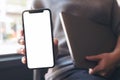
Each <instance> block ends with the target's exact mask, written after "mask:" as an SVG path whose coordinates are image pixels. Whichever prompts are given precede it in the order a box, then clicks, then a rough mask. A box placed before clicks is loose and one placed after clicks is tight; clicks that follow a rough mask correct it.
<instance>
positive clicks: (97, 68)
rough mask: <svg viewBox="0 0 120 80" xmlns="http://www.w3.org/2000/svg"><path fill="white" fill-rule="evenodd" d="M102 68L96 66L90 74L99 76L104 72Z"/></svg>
mask: <svg viewBox="0 0 120 80" xmlns="http://www.w3.org/2000/svg"><path fill="white" fill-rule="evenodd" d="M102 71H103V70H102V68H101V66H100V65H97V66H95V67H94V68H93V69H92V70H91V73H90V74H99V73H100V72H102Z"/></svg>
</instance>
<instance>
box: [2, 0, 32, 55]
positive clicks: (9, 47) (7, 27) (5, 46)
mask: <svg viewBox="0 0 120 80" xmlns="http://www.w3.org/2000/svg"><path fill="white" fill-rule="evenodd" d="M30 1H31V0H1V2H0V55H5V54H14V53H17V49H19V48H20V45H19V44H18V43H17V41H18V36H17V35H18V33H19V31H20V30H21V29H22V19H21V14H22V11H23V10H25V9H27V8H28V4H27V2H30Z"/></svg>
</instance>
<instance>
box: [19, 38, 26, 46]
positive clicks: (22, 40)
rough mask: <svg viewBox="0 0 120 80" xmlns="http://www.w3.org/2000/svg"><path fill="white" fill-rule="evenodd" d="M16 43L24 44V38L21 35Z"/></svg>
mask: <svg viewBox="0 0 120 80" xmlns="http://www.w3.org/2000/svg"><path fill="white" fill-rule="evenodd" d="M18 43H19V44H20V45H24V44H25V42H24V38H23V37H20V38H19V39H18Z"/></svg>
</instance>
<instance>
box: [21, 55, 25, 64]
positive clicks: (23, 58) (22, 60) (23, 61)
mask: <svg viewBox="0 0 120 80" xmlns="http://www.w3.org/2000/svg"><path fill="white" fill-rule="evenodd" d="M21 62H22V63H23V64H26V58H25V56H24V57H22V59H21Z"/></svg>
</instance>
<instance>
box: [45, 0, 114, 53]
mask: <svg viewBox="0 0 120 80" xmlns="http://www.w3.org/2000/svg"><path fill="white" fill-rule="evenodd" d="M44 2H45V3H46V2H47V5H46V7H48V8H50V9H51V11H52V14H53V15H52V16H53V26H54V37H55V38H57V39H58V40H59V49H60V50H59V51H60V52H59V54H68V53H69V51H68V48H67V43H66V40H65V37H64V32H63V30H62V26H61V23H60V20H59V13H60V12H62V11H63V12H67V13H70V14H73V15H76V16H84V17H86V18H88V19H90V20H92V21H93V22H96V23H98V24H103V25H107V26H110V24H111V15H112V7H113V0H44Z"/></svg>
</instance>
